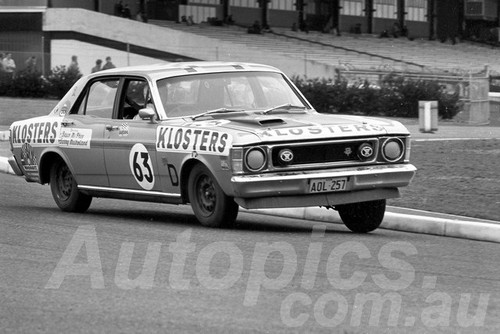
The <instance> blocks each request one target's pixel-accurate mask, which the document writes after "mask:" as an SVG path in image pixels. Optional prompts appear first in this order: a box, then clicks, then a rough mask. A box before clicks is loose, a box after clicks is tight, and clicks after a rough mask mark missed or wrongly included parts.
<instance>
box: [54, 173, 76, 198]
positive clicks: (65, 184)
mask: <svg viewBox="0 0 500 334" xmlns="http://www.w3.org/2000/svg"><path fill="white" fill-rule="evenodd" d="M72 191H73V175H71V172H70V171H69V168H68V167H67V166H66V165H64V166H61V167H60V168H59V169H58V170H57V192H58V196H59V198H60V199H61V200H63V201H66V200H67V199H68V198H69V197H70V196H71V192H72Z"/></svg>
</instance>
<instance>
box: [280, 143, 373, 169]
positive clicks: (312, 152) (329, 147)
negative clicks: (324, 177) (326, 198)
mask: <svg viewBox="0 0 500 334" xmlns="http://www.w3.org/2000/svg"><path fill="white" fill-rule="evenodd" d="M367 142H369V143H371V144H372V145H373V149H374V150H375V152H377V146H378V145H377V141H376V140H374V139H371V140H360V141H352V140H351V141H342V142H328V143H307V144H305V143H302V144H295V145H279V146H274V147H272V149H271V157H272V163H273V166H274V167H289V166H297V165H311V164H324V163H342V162H366V160H361V159H360V158H359V156H358V149H359V146H360V145H362V144H363V143H367ZM284 150H289V151H291V152H292V154H293V159H292V161H290V162H284V161H283V159H282V158H281V157H280V155H281V153H282V152H283V151H284ZM375 158H376V154H374V156H373V158H372V159H369V160H370V161H373V160H375Z"/></svg>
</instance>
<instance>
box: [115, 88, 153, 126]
mask: <svg viewBox="0 0 500 334" xmlns="http://www.w3.org/2000/svg"><path fill="white" fill-rule="evenodd" d="M123 92H124V93H123V95H122V101H121V103H120V112H119V113H118V118H123V119H137V117H138V114H139V110H141V109H143V108H153V109H154V105H153V101H152V99H151V92H150V90H149V86H148V83H147V82H146V81H145V80H138V79H133V80H127V81H126V82H125V85H124V88H123Z"/></svg>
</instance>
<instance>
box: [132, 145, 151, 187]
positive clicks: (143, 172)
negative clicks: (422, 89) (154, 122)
mask: <svg viewBox="0 0 500 334" xmlns="http://www.w3.org/2000/svg"><path fill="white" fill-rule="evenodd" d="M128 160H129V165H130V170H131V171H132V174H133V175H134V177H135V180H136V181H137V183H139V185H140V186H141V187H142V188H144V189H146V190H151V189H153V186H154V185H155V175H154V172H153V162H152V161H151V156H150V155H149V152H148V150H147V149H146V146H144V145H143V144H135V145H134V146H133V147H132V150H131V151H130V156H129V159H128Z"/></svg>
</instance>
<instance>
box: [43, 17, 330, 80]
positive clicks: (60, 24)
mask: <svg viewBox="0 0 500 334" xmlns="http://www.w3.org/2000/svg"><path fill="white" fill-rule="evenodd" d="M103 27H106V29H103ZM43 30H44V31H47V32H49V31H54V32H57V31H59V32H61V31H68V30H71V31H75V32H79V33H83V34H87V35H91V36H96V37H100V38H106V39H110V40H115V41H120V42H123V43H130V44H133V45H138V46H141V47H145V48H151V49H157V50H162V51H165V52H171V53H176V54H181V55H184V56H187V57H193V58H197V59H203V60H221V61H241V62H256V63H262V64H268V65H271V66H276V67H278V68H280V69H281V70H283V71H284V72H285V73H287V74H288V75H290V76H291V75H299V76H303V75H306V74H307V76H309V77H334V75H335V71H334V68H333V67H331V66H327V65H323V64H317V63H313V62H304V60H302V59H298V60H296V59H293V58H290V57H286V56H281V55H277V54H270V53H268V52H262V50H258V49H252V48H247V49H245V48H244V47H242V46H241V45H237V46H235V45H234V44H233V43H230V42H223V41H220V40H218V39H214V38H208V37H203V36H199V35H196V34H191V33H188V32H183V31H178V30H175V29H169V28H166V27H159V26H156V25H152V24H146V23H142V22H138V21H133V20H127V19H123V18H118V17H114V16H110V15H105V14H101V13H96V12H92V11H86V10H82V9H62V8H61V9H48V10H47V12H46V13H45V20H44V26H43ZM65 45H66V46H68V45H71V43H69V44H65ZM52 47H53V49H52V53H54V54H62V55H63V57H62V58H61V60H58V59H56V61H53V63H55V62H60V61H64V63H63V65H65V64H68V63H69V59H70V57H71V56H70V55H71V54H77V55H78V54H79V53H82V52H84V50H83V49H82V48H81V45H80V44H78V43H74V47H71V46H69V47H68V48H67V49H64V50H62V47H60V46H59V44H57V43H54V44H53V45H52ZM107 53H109V52H99V53H98V54H99V57H102V56H104V55H105V54H107ZM96 57H97V54H96V53H95V52H92V53H91V54H89V55H88V56H87V55H86V56H85V57H83V56H81V58H85V59H89V60H88V61H89V62H88V63H86V64H82V65H81V66H80V67H82V69H83V70H88V69H89V68H90V67H91V66H90V65H91V64H93V62H94V61H95V58H96ZM116 57H117V56H116ZM82 60H83V59H82ZM89 66H90V67H89ZM92 66H93V65H92Z"/></svg>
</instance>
